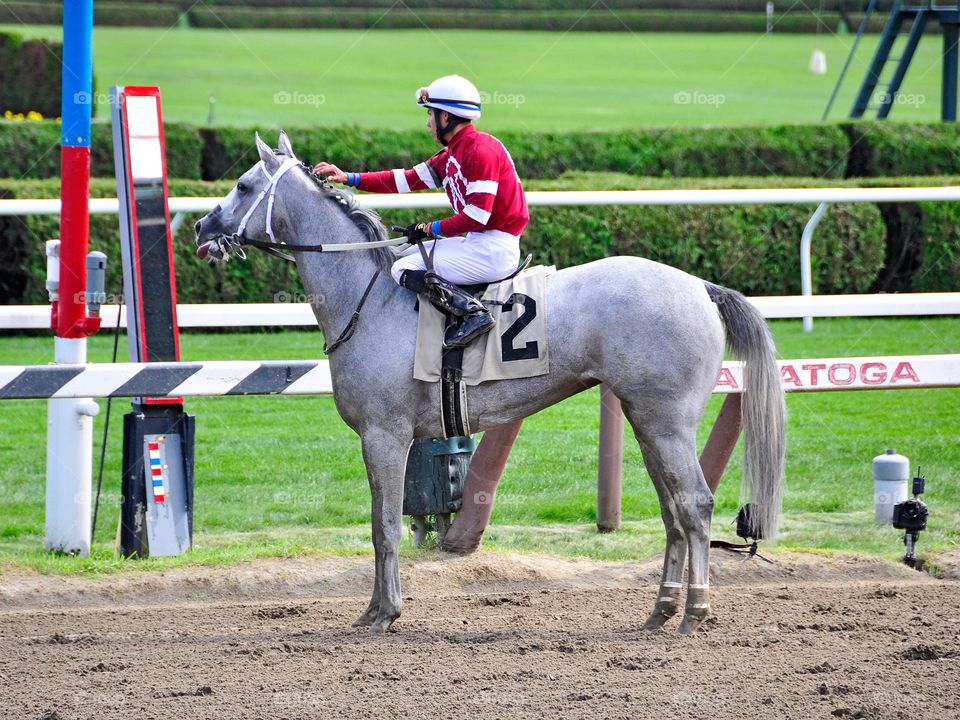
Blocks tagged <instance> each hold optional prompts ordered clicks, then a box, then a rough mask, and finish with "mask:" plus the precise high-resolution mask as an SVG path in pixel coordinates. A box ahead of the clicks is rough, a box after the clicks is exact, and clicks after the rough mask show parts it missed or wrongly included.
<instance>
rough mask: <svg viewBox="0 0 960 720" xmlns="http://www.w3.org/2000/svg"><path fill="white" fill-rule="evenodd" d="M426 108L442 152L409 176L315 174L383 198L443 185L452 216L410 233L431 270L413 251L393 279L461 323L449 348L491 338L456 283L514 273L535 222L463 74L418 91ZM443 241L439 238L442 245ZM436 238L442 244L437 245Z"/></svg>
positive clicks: (328, 170) (480, 312)
mask: <svg viewBox="0 0 960 720" xmlns="http://www.w3.org/2000/svg"><path fill="white" fill-rule="evenodd" d="M417 104H418V105H420V106H421V107H424V108H426V109H427V127H428V128H429V129H430V134H431V135H432V136H433V138H434V140H436V141H437V142H438V143H440V144H441V145H442V146H443V149H442V150H441V151H440V152H438V153H437V154H436V155H434V156H433V157H432V158H430V159H429V160H426V161H425V162H422V163H420V164H419V165H417V166H416V167H413V168H410V169H408V170H382V171H380V172H364V173H359V172H350V173H347V172H343V171H342V170H340V168H338V167H337V166H335V165H332V164H330V163H326V162H321V163H318V164H317V165H316V167H314V169H313V171H314V172H315V173H317V174H318V175H326V176H327V180H330V181H333V182H337V183H341V184H346V185H349V186H350V187H355V188H359V189H360V190H367V191H369V192H378V193H405V192H411V191H414V190H426V189H433V188H437V187H441V186H442V187H443V189H444V190H445V191H446V193H447V198H448V199H449V201H450V204H451V205H452V206H453V212H454V214H453V215H452V216H450V217H447V218H444V219H442V220H433V221H431V222H421V223H414V224H413V225H410V226H409V227H408V228H407V230H406V234H407V237H408V239H409V240H410V241H411V242H415V241H417V240H423V239H424V238H430V239H431V241H430V242H426V243H424V245H425V248H426V250H427V251H428V252H432V251H434V250H435V251H436V252H435V254H434V255H433V265H434V270H435V273H429V272H427V268H426V264H425V263H424V259H423V257H422V255H421V253H420V252H419V249H418V248H417V247H416V246H413V247H410V248H408V249H407V250H406V251H404V252H403V254H402V255H401V256H400V259H399V260H397V261H396V262H395V263H394V264H393V268H392V270H391V274H392V275H393V278H394V280H396V281H397V283H399V284H400V285H402V286H403V287H405V288H407V289H409V290H412V291H414V292H416V293H422V294H425V295H427V296H428V297H429V298H430V300H431V301H433V303H434V304H435V305H436V306H437V307H439V308H441V309H442V310H443V311H444V312H445V313H446V314H448V315H452V316H454V317H455V318H460V322H459V323H458V324H457V325H456V326H454V327H451V328H450V329H449V330H448V331H447V333H446V336H445V337H444V343H443V345H444V347H445V348H448V349H449V348H458V347H463V346H465V345H466V344H467V343H469V342H470V341H471V340H473V339H474V338H475V337H478V336H480V335H482V334H483V333H485V332H488V331H489V330H490V329H491V328H492V327H493V324H494V321H493V318H492V317H491V316H490V313H489V312H487V310H486V308H484V307H483V304H482V303H481V302H480V301H479V300H477V299H476V298H474V297H473V296H471V295H470V294H469V293H467V292H466V291H464V290H463V289H462V288H459V287H457V285H466V284H473V283H484V282H492V281H494V280H500V279H501V278H503V277H505V276H507V275H509V274H510V273H511V272H513V271H514V270H515V269H516V267H517V264H518V263H519V261H520V234H521V233H522V232H523V230H524V228H525V227H526V226H527V223H528V222H529V220H530V215H529V213H528V212H527V202H526V199H525V198H524V195H523V187H522V185H521V184H520V178H519V177H518V175H517V171H516V168H515V167H514V165H513V159H512V158H511V157H510V153H508V152H507V150H506V148H505V147H504V146H503V143H501V142H500V141H499V140H497V139H496V138H495V137H493V136H492V135H488V134H487V133H482V132H479V131H477V129H476V128H474V126H473V123H472V121H473V120H476V119H478V118H479V117H480V93H479V92H477V88H476V87H474V85H473V83H471V82H470V81H469V80H466V79H465V78H462V77H460V76H459V75H447V76H446V77H442V78H439V79H438V80H434V81H433V82H432V83H431V84H430V86H429V87H425V88H421V89H420V90H418V91H417ZM440 238H442V239H440ZM438 239H440V240H439V242H438Z"/></svg>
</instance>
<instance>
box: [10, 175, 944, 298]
mask: <svg viewBox="0 0 960 720" xmlns="http://www.w3.org/2000/svg"><path fill="white" fill-rule="evenodd" d="M793 180H794V184H801V185H802V184H813V185H822V184H823V183H822V181H805V180H803V179H800V178H794V179H793ZM718 182H719V181H715V182H713V183H712V184H714V185H716V184H718ZM563 183H572V184H574V185H576V186H578V187H590V186H593V187H596V186H597V181H596V179H594V178H591V177H590V176H584V175H580V176H567V177H565V178H564V179H563V180H562V182H561V183H533V184H532V186H531V189H552V188H553V187H556V186H557V185H558V184H560V185H562V184H563ZM623 183H624V184H627V183H629V184H631V185H632V186H633V187H637V186H638V185H639V186H653V187H662V186H663V185H664V184H665V183H664V181H662V180H651V181H643V180H642V179H638V178H624V179H623ZM232 184H233V183H232V182H219V183H213V184H208V183H199V182H196V181H183V180H172V181H170V192H171V194H172V195H201V196H202V195H225V194H226V193H227V192H228V191H229V189H230V187H232ZM695 184H697V183H694V182H688V183H681V184H680V185H681V186H683V187H689V186H693V185H695ZM699 184H700V185H703V184H709V183H699ZM722 184H724V185H725V186H731V185H734V184H738V183H735V182H732V181H731V180H730V179H727V180H725V181H723V182H722ZM739 184H741V185H753V186H760V185H764V186H766V185H768V183H766V182H764V183H758V182H756V181H753V182H752V183H751V182H745V181H744V179H740V180H739ZM676 185H677V183H674V186H676ZM58 191H59V185H58V183H57V181H56V180H42V181H33V182H29V183H12V182H8V183H4V182H2V181H0V195H3V196H7V197H55V196H56V195H57V193H58ZM114 191H115V188H114V185H113V183H112V182H110V181H108V180H95V181H94V182H93V183H92V186H91V194H92V196H94V197H108V196H112V195H113V194H114ZM813 209H814V208H813V206H809V207H806V206H749V207H728V206H710V207H683V206H681V207H592V208H590V207H583V208H572V207H537V208H533V212H532V215H533V219H532V222H531V224H530V226H529V228H528V230H527V232H526V234H525V236H524V240H523V249H524V252H532V253H533V254H534V257H535V258H536V261H537V262H539V263H545V264H556V265H558V266H560V267H566V266H569V265H574V264H580V263H584V262H589V261H591V260H595V259H598V258H602V257H606V256H608V255H614V254H631V255H642V256H645V257H649V258H652V259H655V260H660V261H663V262H666V263H669V264H671V265H674V266H676V267H680V268H682V269H684V270H687V271H689V272H692V273H694V274H696V275H698V276H700V277H704V278H706V279H709V280H712V281H715V282H718V283H721V284H724V285H727V286H730V287H733V288H736V289H738V290H741V291H743V292H746V293H748V294H752V295H768V294H770V295H777V294H795V293H797V292H799V289H800V285H799V283H800V280H799V271H798V268H797V243H798V238H799V237H800V234H801V232H802V229H803V226H804V224H805V223H806V221H807V220H808V219H809V217H810V214H811V213H812V212H813ZM953 212H955V213H960V209H958V208H956V207H954V208H953ZM423 214H424V213H423V211H418V210H395V211H389V212H384V213H383V221H384V223H385V224H387V225H390V224H407V223H410V222H413V221H414V220H415V219H418V218H420V219H422V215H423ZM195 219H196V218H191V219H189V220H188V221H187V222H185V223H183V225H182V226H181V228H180V230H179V231H178V234H177V238H176V244H177V258H176V263H177V287H178V291H179V296H180V299H181V301H183V302H271V301H273V300H274V298H275V296H276V295H277V294H278V293H286V294H287V295H291V294H295V293H301V292H302V289H301V287H300V284H299V281H298V280H297V278H296V276H295V272H294V269H293V267H292V266H291V265H290V264H288V263H284V262H280V261H278V260H275V259H273V258H271V257H269V256H266V255H264V254H262V253H256V252H252V253H249V257H250V260H249V261H247V262H243V261H231V262H229V263H227V264H226V265H222V266H215V267H208V266H207V264H206V263H204V262H201V261H199V260H198V259H197V258H196V257H195V255H194V249H195V248H194V243H193V229H192V224H193V222H194V220H195ZM57 233H58V222H57V218H55V217H49V216H31V217H24V218H19V217H0V256H2V257H4V258H5V259H6V262H5V263H4V265H3V267H0V297H2V298H4V302H6V303H10V304H25V303H27V304H30V303H44V302H46V292H45V290H44V258H43V242H44V241H45V240H47V239H49V238H51V237H56V236H57ZM885 235H886V230H885V227H884V223H883V220H882V218H881V215H880V212H879V210H878V209H877V206H875V205H870V204H857V205H848V206H845V205H837V206H834V207H833V208H831V211H830V213H829V214H828V215H827V216H826V217H825V218H824V219H823V221H822V222H821V224H820V226H819V228H818V229H817V242H816V258H817V261H816V263H815V268H814V271H815V287H816V290H817V292H820V293H844V292H846V293H853V292H865V291H867V290H869V289H870V288H871V287H872V286H873V285H874V283H875V282H876V280H877V277H878V275H879V274H880V272H881V270H882V268H883V263H884V255H885V245H886V239H885ZM118 247H119V235H118V231H117V220H116V217H114V216H92V217H91V248H92V249H99V250H102V251H103V252H105V253H107V255H108V257H109V258H110V262H109V264H108V292H109V293H119V288H120V261H119V252H118Z"/></svg>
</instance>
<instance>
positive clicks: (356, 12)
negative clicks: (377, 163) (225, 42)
mask: <svg viewBox="0 0 960 720" xmlns="http://www.w3.org/2000/svg"><path fill="white" fill-rule="evenodd" d="M189 19H190V25H192V26H194V27H207V28H222V27H228V28H233V29H246V28H308V27H310V28H344V29H346V28H356V29H371V28H378V29H388V28H416V29H421V28H423V27H429V28H432V29H442V28H446V29H453V28H470V29H473V30H541V31H551V30H555V31H560V32H569V31H577V32H591V31H592V32H598V31H599V32H624V31H630V32H748V33H764V32H766V27H767V18H766V15H765V14H764V13H756V12H754V13H746V12H733V13H731V12H711V11H700V10H697V11H683V10H681V11H656V10H617V11H616V12H611V11H609V10H607V9H606V8H602V7H601V8H597V9H594V10H592V11H588V12H584V11H582V10H556V11H551V12H543V11H537V10H470V9H463V8H460V7H456V8H425V9H419V10H414V9H411V8H408V7H394V8H392V9H389V10H387V11H385V10H384V9H382V8H380V9H374V8H287V7H280V8H270V9H265V8H263V9H253V8H237V7H226V6H217V7H215V8H211V7H208V6H206V5H202V4H201V5H197V6H195V7H193V8H192V9H191V10H190V11H189ZM839 24H840V16H839V15H838V14H836V13H831V14H824V15H822V16H820V18H819V20H818V18H817V17H816V16H815V15H812V14H807V13H804V14H799V13H791V14H787V15H780V16H778V17H777V19H776V29H777V31H779V32H788V33H813V32H816V31H817V28H818V27H819V28H820V29H821V30H826V31H829V32H836V31H837V30H838V28H839Z"/></svg>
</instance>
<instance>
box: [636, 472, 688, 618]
mask: <svg viewBox="0 0 960 720" xmlns="http://www.w3.org/2000/svg"><path fill="white" fill-rule="evenodd" d="M647 470H648V472H649V473H650V477H651V479H652V480H653V484H654V487H656V489H657V496H658V497H659V499H660V516H661V517H662V518H663V527H664V529H665V530H666V533H667V548H666V551H665V552H664V554H663V573H662V574H661V576H660V591H659V592H658V593H657V601H656V602H655V603H654V606H653V612H652V613H650V617H648V618H647V621H646V622H645V623H644V624H643V629H644V630H651V631H653V630H659V629H660V628H661V627H663V624H664V623H665V622H666V621H667V620H669V619H670V618H672V617H673V616H674V615H676V614H677V609H678V605H679V602H680V589H681V588H682V587H683V566H684V564H685V562H686V556H687V537H686V535H684V532H683V527H682V526H681V525H680V522H679V520H678V519H677V515H676V511H675V509H674V507H673V497H672V496H671V495H670V493H669V492H667V488H666V485H665V483H664V480H663V477H662V474H661V472H660V468H659V467H657V468H653V467H651V466H650V464H648V465H647Z"/></svg>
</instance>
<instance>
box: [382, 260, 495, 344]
mask: <svg viewBox="0 0 960 720" xmlns="http://www.w3.org/2000/svg"><path fill="white" fill-rule="evenodd" d="M408 274H409V275H411V277H410V278H409V280H410V281H411V282H409V283H408V282H404V281H406V280H407V279H408V278H407V277H406V276H407V275H408ZM412 275H413V273H412V272H411V271H409V270H408V271H407V272H405V273H404V277H403V278H401V284H402V285H404V286H405V287H410V288H411V289H416V290H417V291H420V292H422V291H421V290H420V287H411V286H416V285H419V282H416V281H419V280H420V278H419V277H414V276H412ZM424 275H425V277H423V279H422V282H423V287H424V289H425V290H426V295H427V297H429V298H430V301H431V302H432V303H433V304H434V306H435V307H437V308H438V309H439V310H440V311H442V312H443V313H445V314H447V315H451V316H453V317H454V318H457V319H458V320H459V321H458V322H456V324H454V325H451V326H450V327H448V328H447V332H446V333H445V334H444V337H443V347H444V349H445V350H451V349H454V348H461V347H465V346H466V345H467V344H468V343H469V342H470V341H471V340H473V339H474V338H476V337H479V336H480V335H483V334H484V333H485V332H489V331H490V330H491V329H492V328H493V326H494V320H493V317H491V315H490V313H489V312H487V309H486V308H485V307H484V306H483V303H481V302H480V301H479V300H477V299H476V298H475V297H473V296H472V295H471V294H470V293H468V292H466V291H465V290H463V289H462V288H460V287H457V286H456V285H454V284H453V283H449V282H447V281H446V280H444V279H443V278H440V277H438V276H437V275H435V274H434V273H424Z"/></svg>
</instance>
